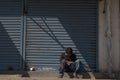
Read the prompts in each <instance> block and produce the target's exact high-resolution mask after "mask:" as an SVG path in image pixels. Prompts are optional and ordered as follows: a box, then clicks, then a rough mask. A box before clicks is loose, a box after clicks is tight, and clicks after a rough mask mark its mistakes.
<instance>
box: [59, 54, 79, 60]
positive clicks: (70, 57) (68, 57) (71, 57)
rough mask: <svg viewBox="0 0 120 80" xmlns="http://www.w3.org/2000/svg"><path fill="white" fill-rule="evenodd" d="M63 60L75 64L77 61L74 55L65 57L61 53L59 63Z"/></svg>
mask: <svg viewBox="0 0 120 80" xmlns="http://www.w3.org/2000/svg"><path fill="white" fill-rule="evenodd" d="M63 59H65V60H67V61H73V62H75V61H76V60H77V58H76V55H75V54H72V55H71V56H67V55H65V53H62V55H61V56H60V62H61V61H62V60H63Z"/></svg>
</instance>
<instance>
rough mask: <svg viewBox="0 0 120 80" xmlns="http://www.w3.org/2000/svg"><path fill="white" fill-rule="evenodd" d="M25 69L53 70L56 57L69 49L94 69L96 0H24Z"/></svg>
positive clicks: (57, 63) (57, 58)
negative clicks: (26, 0)
mask: <svg viewBox="0 0 120 80" xmlns="http://www.w3.org/2000/svg"><path fill="white" fill-rule="evenodd" d="M27 7H28V15H27V35H26V36H27V38H26V63H27V64H26V67H27V68H29V67H35V68H36V70H40V71H41V70H42V71H44V70H45V71H46V70H47V71H57V70H58V68H59V67H58V66H59V57H60V54H61V53H63V52H64V49H65V48H67V47H72V48H73V50H74V53H75V54H76V55H77V57H78V58H79V59H80V60H81V61H82V62H83V63H85V64H86V65H89V66H90V67H91V69H92V70H93V71H95V70H96V69H97V66H96V65H97V64H96V63H97V16H98V15H97V0H28V3H27Z"/></svg>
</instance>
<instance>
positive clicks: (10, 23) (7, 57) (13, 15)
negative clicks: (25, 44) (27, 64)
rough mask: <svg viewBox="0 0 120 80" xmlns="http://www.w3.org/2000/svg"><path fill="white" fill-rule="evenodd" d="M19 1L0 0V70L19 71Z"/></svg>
mask: <svg viewBox="0 0 120 80" xmlns="http://www.w3.org/2000/svg"><path fill="white" fill-rule="evenodd" d="M20 6H21V2H20V0H0V70H20V59H21V55H20V30H21V29H20V28H21V15H20V14H21V7H20Z"/></svg>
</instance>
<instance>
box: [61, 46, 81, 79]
mask: <svg viewBox="0 0 120 80" xmlns="http://www.w3.org/2000/svg"><path fill="white" fill-rule="evenodd" d="M81 64H82V63H81V61H80V60H79V59H77V58H76V55H75V54H74V53H73V50H72V48H67V49H66V52H65V53H62V54H61V56H60V68H59V78H62V77H63V76H64V71H66V72H70V73H71V75H70V78H73V77H76V78H79V77H78V74H79V73H80V66H81Z"/></svg>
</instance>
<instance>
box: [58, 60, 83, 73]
mask: <svg viewBox="0 0 120 80" xmlns="http://www.w3.org/2000/svg"><path fill="white" fill-rule="evenodd" d="M80 64H81V62H80V60H79V59H78V60H76V61H75V62H74V63H72V64H70V65H67V64H66V61H65V60H64V59H63V60H62V61H61V62H60V69H59V73H60V74H64V71H65V70H67V71H69V72H73V73H79V72H80Z"/></svg>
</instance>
